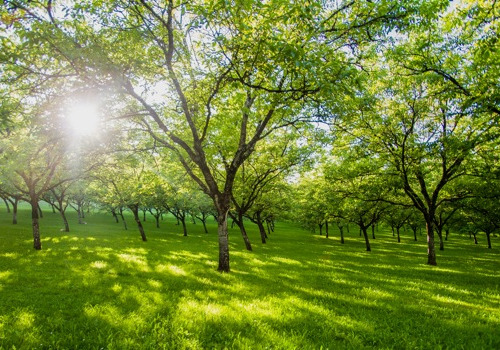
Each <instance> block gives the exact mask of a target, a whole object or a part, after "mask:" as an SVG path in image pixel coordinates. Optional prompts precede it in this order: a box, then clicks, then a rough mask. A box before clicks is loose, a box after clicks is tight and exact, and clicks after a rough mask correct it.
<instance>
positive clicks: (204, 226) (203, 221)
mask: <svg viewBox="0 0 500 350" xmlns="http://www.w3.org/2000/svg"><path fill="white" fill-rule="evenodd" d="M201 223H202V224H203V230H205V233H208V230H207V219H204V220H201Z"/></svg>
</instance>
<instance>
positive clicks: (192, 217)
mask: <svg viewBox="0 0 500 350" xmlns="http://www.w3.org/2000/svg"><path fill="white" fill-rule="evenodd" d="M191 222H192V223H193V225H196V220H195V218H194V215H191Z"/></svg>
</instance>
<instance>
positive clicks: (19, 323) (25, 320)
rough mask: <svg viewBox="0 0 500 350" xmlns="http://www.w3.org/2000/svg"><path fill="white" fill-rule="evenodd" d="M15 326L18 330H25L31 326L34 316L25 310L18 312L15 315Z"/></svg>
mask: <svg viewBox="0 0 500 350" xmlns="http://www.w3.org/2000/svg"><path fill="white" fill-rule="evenodd" d="M14 317H15V323H14V324H15V326H16V327H17V328H20V329H23V330H25V329H27V328H30V327H32V326H33V324H34V322H35V314H34V313H32V312H29V311H26V310H20V311H18V312H17V313H16V314H15V315H14Z"/></svg>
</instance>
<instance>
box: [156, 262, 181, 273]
mask: <svg viewBox="0 0 500 350" xmlns="http://www.w3.org/2000/svg"><path fill="white" fill-rule="evenodd" d="M155 271H156V272H169V273H172V274H174V275H176V276H186V271H184V270H183V269H182V268H181V267H179V266H176V265H163V264H159V265H156V267H155Z"/></svg>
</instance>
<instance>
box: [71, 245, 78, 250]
mask: <svg viewBox="0 0 500 350" xmlns="http://www.w3.org/2000/svg"><path fill="white" fill-rule="evenodd" d="M69 249H70V250H80V248H79V247H76V246H71V247H69Z"/></svg>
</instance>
